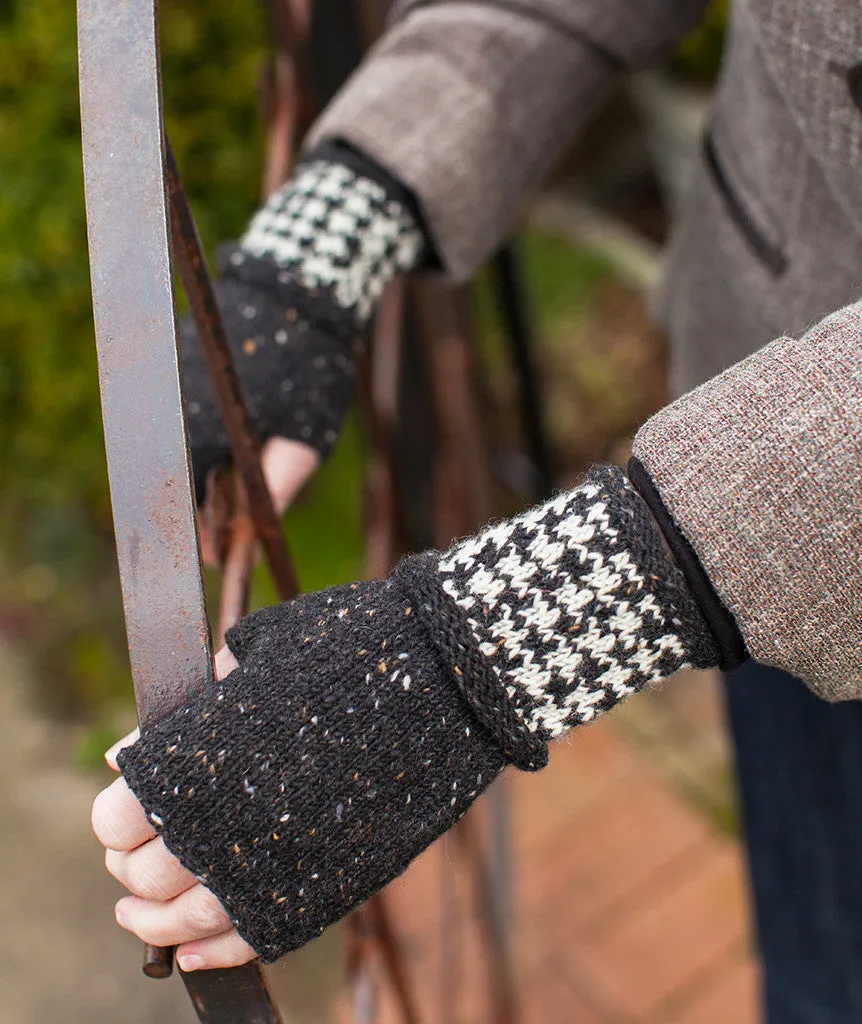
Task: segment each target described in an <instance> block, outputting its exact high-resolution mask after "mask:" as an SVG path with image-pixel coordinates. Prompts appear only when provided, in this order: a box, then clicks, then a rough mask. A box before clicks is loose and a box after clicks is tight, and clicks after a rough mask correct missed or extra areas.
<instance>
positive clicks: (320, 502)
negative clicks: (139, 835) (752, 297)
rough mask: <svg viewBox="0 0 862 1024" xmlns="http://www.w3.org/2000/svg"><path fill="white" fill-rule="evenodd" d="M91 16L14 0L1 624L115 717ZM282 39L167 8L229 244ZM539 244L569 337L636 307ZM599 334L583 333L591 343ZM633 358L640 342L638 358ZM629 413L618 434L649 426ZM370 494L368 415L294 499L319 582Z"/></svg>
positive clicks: (0, 357)
mask: <svg viewBox="0 0 862 1024" xmlns="http://www.w3.org/2000/svg"><path fill="white" fill-rule="evenodd" d="M633 16H635V17H636V16H638V15H637V10H636V5H635V4H633ZM74 19H75V11H74V4H73V3H72V2H71V0H0V469H2V478H0V632H4V633H6V634H9V635H12V636H13V637H15V638H18V639H20V640H21V641H23V645H24V646H25V647H26V649H27V651H28V652H29V654H30V655H31V656H32V658H33V659H34V660H35V662H36V667H37V670H38V671H37V678H39V679H41V680H42V690H41V694H40V696H41V698H42V702H43V704H44V706H46V707H48V708H49V709H50V710H52V711H53V712H55V713H58V714H63V715H71V716H76V717H84V718H87V719H90V720H98V718H99V715H100V713H101V711H102V709H104V708H105V707H108V706H110V704H111V702H112V701H114V700H115V699H116V698H117V697H119V696H120V695H122V696H123V697H124V698H127V697H128V675H127V662H126V654H125V644H124V638H123V633H122V619H121V609H120V602H119V587H118V583H117V578H116V567H115V562H114V554H113V541H112V533H111V521H110V507H109V501H108V495H107V479H106V472H105V466H104V452H103V446H102V439H101V423H100V416H99V403H98V386H97V375H96V363H95V351H94V345H93V336H92V322H91V314H90V293H89V277H88V268H87V251H86V237H85V218H84V206H83V184H82V174H81V159H80V140H79V115H78V86H77V69H76V53H75V20H74ZM725 19H726V3H724V2H716V3H713V4H712V5H711V7H710V9H709V13H708V16H707V19H706V21H705V22H704V25H703V27H702V28H701V29H699V30H698V31H697V32H696V33H695V34H694V35H693V36H692V37H691V38H690V39H689V40H688V41H687V42H686V43H685V44H684V45H683V47H682V48H681V50H680V52H679V54H678V55H677V57H676V58H675V60H674V62H673V64H672V69H673V71H674V73H675V74H677V75H680V76H682V77H683V78H685V79H689V80H692V81H697V82H699V81H709V80H710V79H711V78H712V76H713V75H714V73H715V70H716V67H717V63H718V59H719V54H720V47H721V39H722V34H723V30H724V24H725ZM265 45H266V26H265V22H264V17H263V5H261V4H258V3H254V2H245V3H237V2H236V0H208V2H207V3H201V2H194V0H166V2H164V3H163V4H162V60H163V72H164V87H165V107H166V114H167V122H168V127H169V131H170V134H171V138H172V142H173V145H174V148H175V150H176V152H177V155H178V159H179V161H180V165H181V167H182V169H183V173H184V177H185V180H186V185H187V188H188V191H189V193H190V196H191V199H192V202H193V205H194V208H195V212H196V215H197V218H198V224H199V228H200V231H201V234H202V236H203V239H204V241H205V243H206V244H207V245H208V246H210V247H211V246H213V245H214V244H215V243H216V242H218V241H220V240H223V239H225V238H232V237H235V236H236V235H237V233H238V232H240V231H241V230H242V228H243V226H244V224H245V222H246V220H247V218H248V216H249V214H250V213H251V211H252V210H253V209H254V206H255V204H256V202H257V199H258V194H259V187H260V182H259V175H260V167H261V154H262V137H261V133H260V131H259V127H258V126H259V121H258V115H257V86H256V79H257V67H258V61H259V59H260V56H261V53H262V51H263V48H264V47H265ZM525 251H526V255H527V259H528V271H529V276H530V279H531V286H532V285H534V286H535V287H533V295H534V298H535V301H536V303H537V305H538V309H537V313H538V318H539V321H540V325H541V328H542V334H543V338H544V337H545V336H548V337H551V339H552V340H553V338H554V337H556V338H558V339H562V338H564V337H565V339H566V344H567V345H568V344H569V342H570V340H571V336H572V332H573V330H574V331H575V333H577V330H576V328H577V325H578V324H583V322H584V319H585V318H589V317H596V316H598V317H605V318H608V317H610V319H611V322H614V321H613V318H614V317H616V318H617V319H618V318H619V317H620V315H621V314H620V309H621V308H624V304H623V306H621V304H620V303H621V300H620V293H619V290H618V289H617V290H616V291H614V290H613V289H614V287H615V286H614V284H613V282H612V280H611V278H612V276H613V275H612V272H611V270H610V269H609V268H608V267H607V266H606V265H605V264H604V263H603V261H602V260H599V259H597V258H595V257H593V256H591V255H590V254H588V253H584V252H578V251H573V250H572V249H571V247H566V246H562V245H561V244H560V243H559V242H557V241H549V240H547V239H544V238H542V237H541V236H537V235H534V236H532V237H531V238H530V239H529V241H528V244H527V246H526V250H525ZM608 288H610V289H611V291H610V292H608V291H607V289H608ZM627 301H630V300H627ZM638 315H639V316H641V318H642V314H638ZM486 319H488V318H486V317H483V320H486ZM489 330H490V328H489ZM588 333H589V332H586V333H585V332H584V330H583V329H581V334H580V337H581V341H582V343H583V344H584V345H586V344H587V343H586V342H585V341H584V338H586V337H587V335H588ZM593 333H595V332H593ZM600 349H601V353H604V354H602V355H601V356H600V357H599V356H598V355H597V354H596V353H595V352H592V353H591V352H590V351H585V352H583V353H581V354H582V355H583V359H581V360H580V364H579V365H580V367H581V369H580V371H578V370H577V369H575V370H573V372H574V373H575V374H576V375H577V373H578V372H580V373H581V374H582V376H583V375H584V374H586V377H585V378H584V380H582V381H581V382H580V383H578V381H577V380H576V381H575V382H574V383H573V385H572V387H573V388H576V390H577V389H579V390H578V394H580V395H582V396H583V395H584V394H586V395H587V399H585V402H586V404H585V405H584V406H583V409H582V412H583V416H581V420H582V421H583V420H584V418H585V417H588V416H590V415H594V416H595V417H596V418H597V421H600V419H601V416H602V415H606V414H607V412H606V411H607V409H608V408H609V407H610V406H613V402H610V405H609V399H610V398H613V394H612V389H613V387H614V385H615V381H617V380H618V377H617V376H616V374H617V370H618V369H619V367H617V366H616V364H614V363H613V362H611V363H607V361H605V362H602V360H603V359H604V360H607V359H608V358H611V359H613V358H614V357H613V352H612V351H611V354H610V356H608V354H607V353H608V350H609V349H610V350H612V349H613V346H612V345H611V346H606V345H604V344H603V343H601V344H600ZM549 352H550V355H549V356H548V357H547V359H548V360H549V362H547V364H546V365H547V366H548V367H549V368H550V371H551V372H552V373H553V374H554V375H556V374H557V372H558V370H559V369H560V367H561V366H564V365H568V366H573V364H574V363H575V362H576V361H577V360H576V359H575V358H573V352H572V349H571V348H570V347H568V348H566V349H565V352H566V355H565V356H564V357H563V356H560V355H559V353H558V354H555V350H554V347H553V345H552V346H551V347H550V349H549ZM629 355H630V349H626V348H625V347H624V348H623V349H622V350H621V355H620V357H619V358H620V360H623V359H628V357H629ZM545 358H546V357H545V356H544V355H543V361H544V360H545ZM621 365H622V364H621ZM584 367H586V369H584ZM503 390H504V393H505V389H503ZM636 405H637V403H635V406H636ZM578 408H579V409H580V408H581V407H580V406H579V407H578ZM638 414H639V413H638V410H637V408H635V410H634V412H633V413H631V414H630V417H631V415H638ZM613 415H614V416H616V419H615V420H614V423H613V427H612V428H611V427H610V426H608V431H610V430H611V429H613V430H616V431H623V430H625V429H628V428H630V427H631V426H632V424H630V423H629V421H628V420H626V419H625V417H624V416H623V417H620V415H619V412H618V411H617V412H615V413H613ZM563 428H564V429H569V428H568V427H566V425H565V423H564V424H563ZM571 429H572V430H576V429H577V425H572V426H571ZM557 440H558V441H559V442H560V443H561V444H563V445H564V446H565V444H566V443H567V439H566V438H565V437H563V438H557ZM590 443H593V442H592V441H591V442H590ZM596 443H598V442H596ZM594 454H595V455H600V454H601V452H597V453H594ZM360 496H361V443H360V440H359V437H358V433H357V432H356V431H355V430H351V431H349V432H348V435H347V436H346V438H345V441H344V443H343V444H342V445H341V446H340V448H339V451H338V453H337V455H336V457H335V459H334V460H333V462H332V464H331V465H330V466H329V468H328V470H327V472H326V473H325V474H324V475H323V476H322V478H321V479H320V480H319V481H318V482H317V483H316V484H315V486H314V487H313V489H312V494H311V495H310V496H309V497H307V498H306V499H305V500H304V501H303V502H302V503H301V505H300V507H299V508H298V509H297V510H295V511H294V512H293V513H291V517H290V521H289V524H288V529H289V531H290V535H291V539H292V541H293V546H294V548H295V550H296V552H297V553H298V555H299V560H300V573H301V576H302V580H303V583H304V584H305V585H306V586H321V585H324V584H325V583H328V582H333V581H335V580H340V579H346V578H349V577H351V576H353V575H354V574H356V573H357V572H358V571H359V568H360V564H361V557H360V527H359V515H360V506H361V500H360ZM95 746H96V747H98V749H101V745H100V744H96V745H95Z"/></svg>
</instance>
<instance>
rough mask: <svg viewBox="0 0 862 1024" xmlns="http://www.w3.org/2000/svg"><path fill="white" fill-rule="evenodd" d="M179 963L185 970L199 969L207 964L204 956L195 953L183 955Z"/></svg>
mask: <svg viewBox="0 0 862 1024" xmlns="http://www.w3.org/2000/svg"><path fill="white" fill-rule="evenodd" d="M179 964H180V967H181V968H182V969H183V970H184V971H199V970H200V969H201V967H205V966H206V964H205V963H204V958H203V957H202V956H195V954H194V953H187V954H186V955H185V956H181V957H180V958H179Z"/></svg>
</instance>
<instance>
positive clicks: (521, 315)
mask: <svg viewBox="0 0 862 1024" xmlns="http://www.w3.org/2000/svg"><path fill="white" fill-rule="evenodd" d="M518 269H519V268H518V255H517V251H516V249H515V247H514V244H513V243H512V242H509V243H508V244H507V245H505V246H504V247H503V248H502V249H501V250H500V251H499V252H498V253H497V255H496V256H495V257H494V260H493V263H492V265H491V271H492V280H493V282H494V287H495V291H496V296H497V302H498V304H499V307H500V314H501V320H502V322H503V327H504V330H505V333H506V336H507V339H508V342H509V354H510V357H511V360H512V366H513V368H514V370H515V377H516V379H517V384H518V408H519V411H520V415H521V430H522V431H523V436H524V444H525V447H526V449H527V454H528V457H529V460H530V462H531V464H532V468H533V475H534V480H533V493H532V495H531V497H532V498H533V500H535V501H543V500H544V499H545V498H548V497H550V495H551V492H552V491H553V488H554V463H553V454H552V452H551V444H550V440H549V437H548V429H547V424H546V422H545V416H544V410H543V409H542V400H541V393H540V389H539V380H538V373H537V370H536V365H535V359H534V344H533V334H532V331H531V330H530V318H529V315H528V311H527V301H526V296H525V295H524V287H523V284H522V281H521V275H520V274H519V273H518Z"/></svg>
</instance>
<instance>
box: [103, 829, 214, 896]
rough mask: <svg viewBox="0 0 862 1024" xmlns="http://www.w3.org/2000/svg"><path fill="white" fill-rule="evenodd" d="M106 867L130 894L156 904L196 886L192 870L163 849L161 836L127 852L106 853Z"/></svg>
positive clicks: (196, 882)
mask: <svg viewBox="0 0 862 1024" xmlns="http://www.w3.org/2000/svg"><path fill="white" fill-rule="evenodd" d="M105 867H106V868H107V869H108V871H109V872H110V873H111V874H112V875H113V876H114V878H116V880H117V881H118V882H120V883H121V884H122V885H124V886H125V887H126V888H127V889H128V890H129V892H130V893H132V894H133V895H135V896H141V897H142V898H143V899H145V900H153V901H155V902H157V903H164V902H166V901H167V900H172V899H173V898H174V897H175V896H179V894H180V893H181V892H185V891H186V890H187V889H191V888H192V887H193V886H195V885H197V884H198V881H197V879H196V878H195V876H194V875H193V874H192V873H191V871H189V870H188V869H187V868H184V867H183V866H182V864H181V863H180V862H179V861H178V860H177V858H176V857H175V856H174V855H173V854H172V853H171V852H170V850H169V849H168V848H167V847H166V846H165V842H164V840H163V839H162V837H161V836H156V838H155V839H151V840H150V841H149V842H148V843H144V845H143V846H139V847H138V848H137V850H131V851H130V852H128V853H121V852H120V851H119V850H106V851H105Z"/></svg>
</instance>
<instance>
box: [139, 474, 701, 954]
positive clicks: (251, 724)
mask: <svg viewBox="0 0 862 1024" xmlns="http://www.w3.org/2000/svg"><path fill="white" fill-rule="evenodd" d="M227 639H228V644H229V646H230V648H231V650H232V651H233V652H234V653H235V654H236V656H237V658H238V660H239V662H240V668H239V669H238V670H237V671H235V672H233V673H232V674H231V675H230V676H229V677H228V678H227V679H226V680H224V682H223V683H221V684H220V686H219V689H218V692H217V693H216V694H215V695H214V696H211V697H210V698H209V699H202V700H201V701H200V703H198V704H196V705H195V706H193V707H190V708H188V709H187V710H185V711H182V712H179V713H177V714H175V715H173V716H172V717H171V718H169V719H168V720H167V721H166V722H164V723H163V724H162V725H159V726H157V727H155V728H151V729H148V730H147V731H145V732H144V734H143V735H142V737H141V739H140V740H139V741H138V742H137V743H136V744H134V745H133V746H132V747H129V748H127V749H126V750H124V751H123V752H121V754H120V758H119V761H120V767H121V769H122V771H123V774H124V776H125V777H126V779H127V781H128V782H129V785H130V786H131V787H132V789H133V790H134V792H135V793H136V794H137V795H138V797H139V798H140V800H141V802H142V804H143V805H144V807H145V809H146V810H147V812H148V813H149V815H150V818H151V819H152V821H153V822H154V823H155V824H156V826H157V827H158V829H159V830H160V831H161V832H162V834H163V836H164V838H165V842H166V843H167V846H168V847H169V849H171V850H172V851H173V852H174V853H175V854H176V855H177V856H178V857H179V858H180V860H182V862H183V863H184V864H185V865H186V866H187V867H189V868H190V869H191V870H192V871H193V872H194V873H195V874H196V875H197V876H198V877H199V878H200V879H201V880H202V881H203V882H204V883H205V884H206V885H207V886H208V887H209V888H210V889H212V891H213V892H214V893H215V894H216V895H217V896H218V897H219V899H221V901H222V902H223V903H224V905H225V906H226V907H227V909H228V911H229V913H230V914H231V916H232V917H233V919H234V921H235V923H236V925H237V928H238V929H239V931H240V933H241V934H242V935H243V936H244V937H245V938H246V939H247V940H248V941H249V942H250V943H251V944H252V945H253V946H254V948H255V949H256V950H257V951H258V952H259V953H260V955H261V956H262V957H263V958H264V959H265V960H267V961H271V960H274V959H276V958H277V957H279V956H281V955H282V954H283V953H285V952H287V951H288V950H290V949H294V948H296V947H297V946H300V945H302V944H303V943H304V942H306V941H307V940H308V939H310V938H313V937H314V936H315V935H317V934H319V933H320V932H321V931H322V930H323V929H324V928H325V927H326V926H327V925H328V924H330V923H332V922H333V921H336V920H337V919H338V918H340V917H341V916H343V915H344V914H345V913H347V912H348V911H349V910H351V909H352V908H353V907H355V906H356V905H357V904H358V903H360V902H362V901H363V900H365V899H367V898H368V897H369V896H371V895H373V894H374V893H375V892H376V891H377V890H378V889H380V888H381V887H382V886H383V885H385V884H386V883H387V882H388V881H390V880H391V879H392V878H394V877H395V876H396V875H398V874H399V873H400V872H401V871H403V870H404V868H405V867H406V866H407V864H408V863H409V861H410V860H411V859H412V858H413V857H415V856H416V855H417V854H418V853H420V852H421V851H422V850H423V849H424V848H425V847H426V846H427V845H428V844H429V843H431V842H432V841H433V840H434V839H435V838H437V836H439V835H440V834H441V833H442V832H443V831H445V830H446V829H447V828H449V827H450V826H451V825H452V824H453V823H454V822H455V821H456V820H457V818H458V817H459V816H460V815H461V814H463V813H464V812H465V811H466V810H467V808H468V807H469V805H470V804H471V803H472V802H473V800H475V799H476V797H477V796H478V795H479V793H481V791H482V790H483V789H484V787H485V786H486V785H487V784H488V783H489V782H490V781H491V779H493V778H494V776H495V775H496V774H497V773H498V772H499V771H500V770H501V769H502V767H503V766H504V764H505V763H507V762H510V763H512V764H515V765H517V766H518V767H521V768H525V769H537V768H541V767H542V766H543V765H544V764H545V762H546V760H547V751H546V744H547V741H548V740H549V739H551V738H553V737H555V736H559V735H560V734H562V733H563V732H564V731H565V730H566V729H569V728H572V727H573V726H575V725H577V724H580V723H582V722H588V721H590V720H592V719H593V718H595V717H596V716H597V715H599V714H601V713H603V712H604V711H607V710H609V709H610V708H612V707H613V706H615V705H616V704H617V703H619V702H620V701H622V700H624V699H625V698H626V697H627V696H629V695H630V694H632V693H634V692H636V691H637V690H639V689H641V688H642V687H643V686H645V685H646V684H647V683H649V682H652V681H655V680H658V679H661V678H664V677H665V676H668V675H671V674H672V673H674V672H676V671H678V670H679V669H681V668H684V667H687V666H690V665H699V666H707V665H715V664H717V660H718V651H717V648H716V646H715V643H714V641H713V639H712V636H711V634H710V631H709V629H708V628H707V626H706V623H705V622H704V620H703V616H702V615H701V613H700V611H699V609H698V607H697V604H696V602H695V601H694V599H693V597H692V595H691V594H690V593H689V592H688V590H687V587H686V581H685V578H684V577H683V575H682V574H681V573H680V571H679V569H678V568H677V567H676V565H675V564H674V562H673V560H672V557H671V555H670V553H669V551H668V550H667V549H666V547H665V546H664V543H663V541H662V536H661V533H660V531H659V529H658V527H657V526H656V524H655V522H654V520H653V519H652V516H651V515H650V513H649V510H648V509H647V506H646V505H645V503H644V502H643V499H642V498H641V497H640V496H639V495H638V494H637V492H636V491H635V490H634V488H633V487H632V486H631V485H630V484H629V482H628V480H627V479H626V477H625V474H623V473H622V472H621V471H620V470H619V469H615V468H611V467H598V468H597V469H595V470H594V471H593V472H592V473H591V474H590V476H589V477H588V478H587V480H586V481H585V482H584V483H583V484H582V485H581V486H580V487H578V488H576V489H575V490H573V491H570V492H568V493H566V494H560V495H557V496H556V497H555V498H552V499H551V500H550V501H548V502H546V503H545V504H544V505H542V506H539V507H538V508H535V509H531V510H530V511H529V512H526V513H524V514H523V515H521V516H517V517H516V518H514V519H511V520H508V521H506V522H501V523H497V524H494V525H493V526H490V527H488V528H487V529H486V530H484V531H483V532H482V533H481V534H479V535H478V536H477V537H471V538H468V539H466V540H463V541H461V542H460V543H458V544H456V545H455V546H454V547H453V548H451V549H450V550H449V551H447V552H444V553H443V554H439V553H434V552H432V553H429V554H425V555H417V556H414V557H412V558H409V559H407V560H405V561H404V562H403V563H402V564H401V565H400V566H398V567H397V569H396V571H395V572H394V573H393V575H392V576H391V577H390V578H389V579H388V580H384V581H377V582H373V583H357V584H352V585H350V586H345V587H337V588H334V589H332V590H327V591H323V592H322V593H319V594H311V595H306V596H304V597H301V598H300V599H298V600H297V601H295V602H293V603H291V604H287V605H281V606H278V607H275V608H268V609H264V610H263V611H260V612H256V613H255V614H253V615H250V616H249V617H248V618H246V619H244V620H242V621H241V622H240V623H239V624H238V625H237V626H236V627H234V629H233V630H231V631H230V633H229V634H228V638H227Z"/></svg>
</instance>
